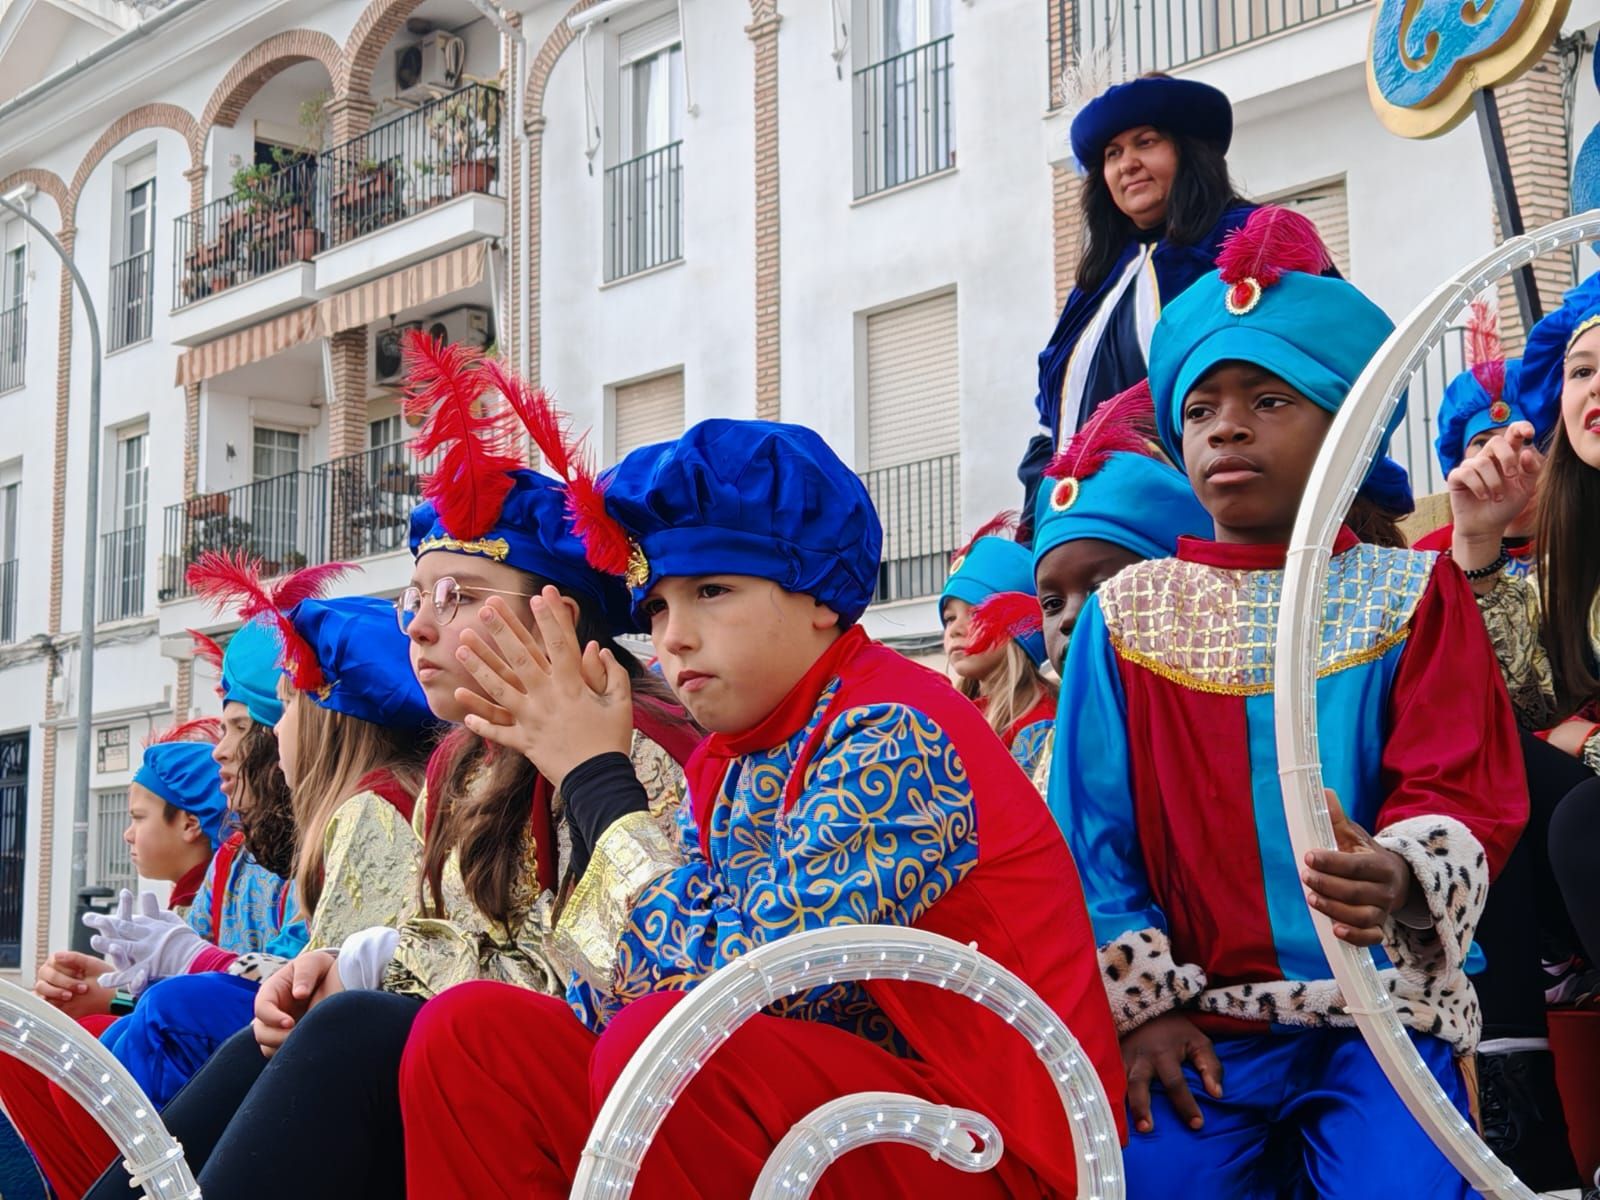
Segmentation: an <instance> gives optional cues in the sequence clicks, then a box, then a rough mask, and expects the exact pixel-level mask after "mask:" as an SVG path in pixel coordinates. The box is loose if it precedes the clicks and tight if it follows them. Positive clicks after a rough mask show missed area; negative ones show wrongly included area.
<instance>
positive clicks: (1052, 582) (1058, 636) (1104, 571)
mask: <svg viewBox="0 0 1600 1200" xmlns="http://www.w3.org/2000/svg"><path fill="white" fill-rule="evenodd" d="M1142 561H1143V560H1142V559H1141V558H1140V557H1139V556H1138V555H1137V554H1135V553H1134V552H1133V551H1132V550H1128V549H1126V548H1124V547H1122V546H1119V545H1117V544H1116V543H1115V542H1103V541H1101V540H1100V539H1099V538H1077V539H1075V540H1073V541H1070V542H1062V543H1061V545H1059V546H1057V547H1055V549H1053V550H1051V551H1050V552H1049V553H1048V554H1046V555H1045V556H1044V557H1043V558H1041V559H1040V560H1039V565H1038V566H1037V567H1035V568H1034V571H1033V582H1034V586H1035V587H1037V588H1038V591H1039V608H1040V609H1041V610H1042V611H1043V612H1044V646H1045V650H1046V651H1047V652H1048V653H1049V655H1050V662H1051V665H1053V666H1054V667H1055V669H1056V670H1057V671H1058V672H1059V671H1060V670H1061V663H1062V660H1063V659H1065V658H1066V656H1067V639H1068V638H1070V637H1071V636H1072V627H1073V626H1074V625H1076V624H1077V623H1078V614H1079V613H1081V612H1082V611H1083V606H1084V605H1085V604H1087V603H1088V602H1089V597H1090V596H1092V595H1093V594H1094V592H1095V590H1096V589H1097V588H1099V586H1100V585H1101V584H1102V583H1104V582H1105V581H1106V580H1108V579H1110V578H1111V577H1112V576H1113V575H1115V574H1116V573H1117V572H1118V571H1120V570H1122V568H1123V567H1128V566H1132V565H1133V564H1134V563H1136V562H1142Z"/></svg>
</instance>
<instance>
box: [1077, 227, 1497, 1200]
mask: <svg viewBox="0 0 1600 1200" xmlns="http://www.w3.org/2000/svg"><path fill="white" fill-rule="evenodd" d="M1325 265H1326V251H1325V250H1324V249H1323V247H1322V246H1321V243H1320V241H1319V240H1318V239H1317V237H1316V234H1315V231H1314V230H1313V229H1312V228H1311V227H1310V225H1309V223H1308V222H1305V221H1304V219H1303V218H1300V217H1298V216H1297V215H1296V214H1293V213H1289V212H1286V211H1284V210H1282V209H1263V210H1260V211H1258V212H1257V213H1256V214H1254V215H1253V216H1252V217H1251V219H1250V221H1249V222H1248V223H1247V225H1246V227H1245V230H1244V231H1243V233H1242V234H1241V235H1239V236H1238V237H1237V238H1236V239H1234V240H1232V241H1230V243H1229V245H1228V247H1226V248H1225V250H1224V253H1223V255H1222V256H1221V257H1220V258H1219V260H1218V266H1219V270H1218V271H1217V272H1216V273H1214V274H1212V275H1210V276H1208V277H1206V278H1204V279H1202V280H1200V281H1199V282H1198V283H1197V284H1195V286H1194V287H1193V288H1191V289H1190V290H1189V291H1188V292H1186V293H1185V294H1184V295H1183V296H1182V297H1180V298H1179V299H1178V300H1176V301H1174V302H1173V303H1172V304H1171V305H1169V306H1168V307H1167V309H1166V310H1165V311H1164V312H1163V314H1162V318H1161V321H1160V323H1159V324H1158V325H1157V327H1156V331H1155V336H1154V338H1153V341H1152V344H1151V358H1150V389H1151V393H1152V396H1153V400H1154V405H1155V417H1156V425H1157V429H1158V432H1159V435H1160V439H1161V443H1162V445H1163V446H1164V447H1165V449H1166V450H1167V453H1168V454H1169V455H1170V456H1171V457H1172V458H1173V460H1174V461H1177V462H1181V463H1183V465H1184V469H1185V471H1186V472H1187V474H1188V477H1189V482H1190V484H1191V485H1192V486H1193V488H1194V491H1195V494H1196V496H1197V498H1198V499H1199V501H1200V503H1201V504H1202V505H1203V506H1204V507H1205V509H1206V510H1207V511H1208V512H1209V513H1210V514H1211V518H1212V524H1213V526H1214V532H1213V538H1212V540H1202V539H1198V538H1191V537H1184V538H1182V539H1180V541H1179V543H1178V553H1177V556H1176V557H1175V558H1170V559H1164V560H1160V561H1151V562H1142V563H1138V564H1135V565H1134V566H1131V567H1129V568H1127V569H1126V570H1124V571H1122V572H1121V573H1120V574H1118V575H1116V576H1115V577H1114V578H1112V579H1111V580H1110V581H1108V582H1107V583H1105V584H1103V585H1102V586H1101V587H1100V589H1099V591H1098V593H1097V594H1096V595H1095V596H1093V597H1092V598H1091V599H1090V600H1089V602H1088V603H1087V604H1086V605H1085V606H1084V609H1083V613H1082V615H1081V616H1080V617H1079V619H1078V622H1077V627H1076V629H1075V630H1074V631H1073V635H1072V641H1071V644H1070V645H1069V647H1068V649H1067V655H1066V662H1065V665H1064V668H1063V685H1062V691H1063V694H1064V695H1066V696H1069V697H1071V699H1072V703H1071V704H1066V705H1063V706H1062V710H1061V720H1060V722H1059V724H1058V732H1057V738H1058V744H1057V750H1056V754H1055V761H1054V766H1053V772H1054V777H1053V779H1052V780H1051V787H1050V807H1051V809H1052V811H1053V812H1054V813H1055V816H1056V819H1057V821H1058V822H1059V823H1060V826H1061V828H1062V830H1063V831H1064V832H1065V834H1066V835H1067V840H1068V842H1069V844H1070V845H1071V847H1072V849H1073V852H1074V856H1075V857H1076V858H1077V860H1078V862H1079V863H1081V864H1082V866H1083V881H1084V885H1085V888H1086V890H1087V895H1088V900H1089V907H1090V912H1091V914H1092V916H1093V920H1094V924H1095V934H1096V937H1097V939H1098V941H1099V944H1100V948H1101V949H1100V954H1101V962H1102V967H1103V970H1104V979H1105V986H1106V991H1107V995H1108V997H1109V998H1110V1000H1111V1003H1112V1009H1113V1015H1114V1016H1115V1018H1116V1021H1117V1028H1118V1032H1119V1033H1120V1034H1121V1037H1122V1053H1123V1060H1124V1062H1125V1063H1126V1064H1127V1071H1128V1096H1129V1101H1128V1103H1129V1111H1130V1115H1131V1118H1132V1123H1133V1126H1134V1130H1135V1132H1134V1133H1133V1135H1132V1137H1131V1139H1130V1143H1129V1147H1128V1151H1127V1155H1126V1159H1125V1163H1126V1167H1127V1174H1128V1183H1129V1189H1128V1190H1129V1195H1130V1196H1132V1197H1142V1196H1157V1195H1163V1196H1164V1195H1170V1194H1171V1193H1172V1192H1173V1191H1174V1190H1182V1191H1184V1192H1185V1193H1186V1194H1190V1195H1196V1196H1216V1197H1235V1196H1246V1195H1250V1196H1254V1195H1272V1194H1287V1193H1290V1192H1296V1190H1297V1189H1305V1190H1307V1191H1308V1192H1309V1193H1314V1194H1316V1195H1319V1196H1323V1197H1335V1198H1339V1197H1352V1198H1353V1197H1357V1196H1362V1197H1364V1196H1368V1195H1371V1194H1373V1183H1374V1180H1382V1181H1383V1182H1382V1185H1381V1188H1382V1190H1383V1191H1384V1192H1385V1193H1386V1194H1389V1193H1392V1194H1394V1195H1416V1196H1429V1197H1447V1196H1457V1197H1465V1196H1466V1195H1467V1186H1466V1184H1465V1182H1464V1181H1463V1180H1462V1179H1461V1177H1460V1176H1459V1175H1458V1174H1457V1172H1456V1171H1455V1169H1454V1168H1453V1167H1452V1166H1451V1165H1450V1164H1449V1162H1448V1161H1447V1160H1446V1159H1445V1158H1444V1157H1443V1155H1441V1154H1440V1153H1439V1151H1438V1150H1437V1149H1436V1148H1435V1147H1434V1146H1433V1144H1432V1142H1431V1141H1430V1140H1429V1139H1428V1137H1427V1136H1426V1135H1425V1134H1424V1133H1422V1132H1421V1130H1420V1129H1419V1127H1418V1126H1417V1124H1416V1123H1415V1122H1414V1121H1413V1120H1412V1119H1411V1118H1410V1116H1409V1114H1407V1112H1406V1111H1405V1109H1404V1107H1403V1106H1402V1105H1401V1103H1400V1101H1399V1099H1398V1098H1397V1096H1396V1095H1395V1093H1394V1090H1393V1088H1391V1087H1390V1086H1389V1084H1388V1082H1387V1080H1385V1079H1384V1077H1383V1075H1382V1073H1381V1072H1380V1071H1379V1069H1378V1067H1377V1064H1376V1062H1375V1060H1374V1059H1373V1057H1372V1055H1371V1052H1370V1051H1369V1050H1368V1049H1367V1047H1366V1046H1365V1044H1364V1043H1363V1041H1362V1039H1361V1037H1360V1035H1359V1033H1358V1032H1357V1031H1356V1030H1355V1029H1354V1028H1353V1024H1354V1022H1353V1020H1352V1018H1351V1017H1350V1015H1349V1013H1348V1012H1347V1011H1346V1010H1345V1008H1344V1001H1343V999H1342V997H1341V996H1340V993H1339V990H1338V987H1337V985H1336V984H1335V982H1334V981H1333V979H1332V972H1331V970H1330V968H1329V966H1328V963H1327V960H1326V958H1325V957H1324V955H1323V953H1322V949H1321V946H1320V943H1319V942H1318V939H1317V935H1316V931H1315V928H1314V926H1313V918H1312V914H1311V913H1310V912H1308V910H1307V902H1308V899H1309V903H1310V905H1311V907H1312V908H1313V909H1314V910H1315V911H1316V912H1317V913H1318V914H1321V916H1322V917H1324V918H1326V919H1327V920H1329V921H1330V922H1331V923H1332V927H1333V932H1334V934H1335V936H1337V937H1339V938H1340V939H1342V940H1344V941H1346V942H1349V943H1350V944H1352V945H1356V946H1361V947H1371V950H1372V954H1373V956H1374V960H1375V964H1376V965H1377V966H1378V967H1379V968H1380V971H1381V976H1382V978H1383V979H1384V981H1385V983H1386V985H1387V987H1388V989H1389V991H1390V993H1391V994H1392V996H1393V997H1394V1001H1395V1004H1396V1007H1397V1009H1398V1011H1399V1013H1400V1014H1401V1017H1402V1019H1403V1020H1404V1021H1405V1022H1406V1023H1407V1024H1408V1025H1409V1026H1411V1028H1412V1030H1413V1031H1414V1032H1413V1038H1414V1040H1415V1042H1416V1045H1417V1049H1418V1051H1419V1053H1420V1054H1421V1055H1422V1057H1423V1060H1424V1061H1425V1062H1426V1063H1427V1064H1428V1065H1429V1067H1430V1068H1431V1070H1432V1071H1433V1073H1434V1075H1435V1077H1436V1078H1437V1079H1438V1081H1439V1083H1440V1084H1441V1086H1443V1087H1444V1088H1445V1089H1446V1091H1447V1093H1448V1094H1449V1095H1451V1096H1452V1097H1453V1098H1454V1099H1455V1101H1456V1102H1457V1103H1458V1104H1459V1105H1460V1107H1461V1108H1462V1110H1463V1111H1465V1109H1466V1099H1467V1097H1466V1090H1465V1088H1464V1086H1463V1084H1462V1081H1461V1076H1460V1073H1459V1072H1458V1071H1457V1069H1456V1065H1455V1061H1454V1058H1455V1055H1456V1054H1460V1053H1467V1052H1470V1051H1471V1050H1472V1048H1473V1046H1474V1044H1475V1043H1476V1041H1477V1037H1478V1030H1479V1027H1480V1018H1479V1014H1478V1008H1477V1004H1476V1000H1475V998H1474V996H1473V991H1472V985H1471V984H1470V983H1469V982H1468V980H1467V978H1466V976H1465V973H1464V970H1463V965H1464V962H1465V959H1466V955H1467V952H1468V948H1469V946H1470V944H1471V940H1472V934H1473V928H1474V925H1475V922H1476V920H1477V916H1478V913H1479V912H1480V911H1481V909H1482V906H1483V901H1484V896H1485V893H1486V891H1487V888H1488V881H1489V875H1490V872H1491V871H1494V870H1497V869H1498V868H1499V865H1500V864H1501V863H1502V862H1503V861H1504V859H1505V856H1506V854H1507V853H1508V852H1509V850H1510V848H1511V846H1512V844H1513V843H1514V842H1515V840H1516V837H1517V835H1518V833H1519V832H1520V830H1521V827H1522V823H1523V821H1524V819H1525V817H1526V811H1527V801H1526V792H1525V790H1524V788H1523V786H1522V778H1521V770H1520V758H1519V755H1518V750H1517V744H1516V736H1517V735H1516V727H1515V722H1514V721H1513V719H1512V715H1511V710H1510V705H1509V703H1508V701H1507V699H1506V695H1505V692H1504V690H1503V689H1502V688H1500V687H1499V686H1498V684H1497V682H1496V681H1495V680H1494V679H1493V674H1494V671H1493V655H1492V652H1491V650H1490V647H1489V644H1488V640H1487V638H1486V636H1485V635H1484V632H1483V629H1482V625H1481V622H1479V621H1478V619H1477V614H1476V613H1475V612H1474V611H1473V610H1472V597H1471V592H1470V589H1469V588H1468V586H1467V583H1466V581H1465V580H1464V579H1463V578H1462V575H1461V572H1460V571H1458V570H1457V569H1456V568H1455V567H1454V566H1453V565H1452V564H1449V563H1447V562H1444V561H1442V560H1440V559H1438V558H1437V557H1436V556H1435V555H1431V554H1422V553H1417V552H1413V551H1409V550H1404V549H1395V548H1389V547H1386V546H1378V545H1372V544H1366V543H1362V542H1359V541H1358V540H1357V538H1356V536H1355V534H1354V533H1352V532H1351V530H1350V529H1349V528H1348V527H1347V528H1345V529H1344V530H1343V531H1341V533H1340V534H1339V536H1338V538H1337V539H1336V541H1335V544H1334V549H1333V560H1332V563H1331V564H1330V567H1329V573H1328V579H1327V583H1326V591H1325V603H1324V606H1323V612H1322V636H1321V650H1320V655H1319V667H1318V672H1317V701H1318V714H1319V718H1320V720H1319V749H1320V752H1321V756H1322V766H1323V772H1324V775H1325V777H1326V778H1327V780H1328V782H1329V784H1330V786H1331V788H1332V790H1331V791H1330V792H1329V807H1330V809H1331V811H1332V814H1333V824H1334V829H1335V833H1336V836H1337V844H1338V849H1337V850H1332V851H1315V852H1313V853H1312V854H1310V855H1308V861H1307V862H1305V863H1301V862H1297V861H1296V860H1295V857H1294V855H1293V852H1292V850H1291V848H1290V843H1289V837H1288V831H1287V826H1286V825H1285V818H1284V813H1283V797H1282V793H1281V790H1280V788H1279V784H1278V762H1277V754H1276V745H1275V741H1274V724H1273V687H1274V679H1273V654H1274V639H1275V635H1276V629H1277V623H1278V606H1279V602H1280V597H1281V595H1282V587H1283V566H1284V554H1285V550H1286V545H1285V543H1286V542H1287V541H1288V539H1289V536H1290V533H1291V531H1292V528H1293V524H1294V520H1295V515H1296V511H1297V509H1298V507H1299V503H1300V497H1301V494H1302V493H1303V491H1304V490H1305V487H1306V482H1307V479H1308V477H1309V474H1310V471H1311V467H1312V465H1313V462H1314V461H1315V459H1316V456H1317V452H1318V450H1319V448H1320V446H1321V443H1322V440H1323V438H1324V436H1325V435H1326V433H1327V431H1328V428H1329V427H1330V425H1331V423H1332V414H1333V413H1334V412H1336V411H1337V410H1338V408H1339V407H1340V405H1341V404H1343V402H1344V400H1345V398H1346V396H1347V394H1348V393H1349V390H1350V388H1351V386H1352V385H1353V384H1354V382H1355V380H1356V378H1357V376H1358V375H1359V374H1360V372H1361V370H1362V369H1363V368H1364V367H1365V366H1366V364H1367V362H1368V360H1369V359H1370V358H1371V357H1372V355H1373V354H1374V353H1376V352H1377V350H1378V348H1379V346H1380V345H1381V344H1382V343H1383V341H1384V339H1385V338H1386V337H1387V335H1388V334H1389V332H1390V329H1391V326H1390V323H1389V321H1388V319H1387V318H1386V317H1385V316H1384V315H1383V313H1382V312H1381V311H1379V310H1378V309H1377V307H1376V306H1374V305H1373V304H1372V303H1371V302H1370V301H1369V300H1367V299H1366V297H1364V296H1363V295H1361V293H1360V292H1358V291H1357V290H1356V289H1355V288H1354V287H1352V286H1351V285H1350V284H1348V283H1345V282H1343V281H1342V280H1338V279H1332V278H1324V277H1321V276H1320V275H1319V274H1317V272H1319V271H1320V270H1321V269H1322V268H1323V267H1324V266H1325ZM1398 419H1399V414H1396V420H1398ZM1363 493H1364V495H1366V496H1367V497H1368V498H1369V499H1371V500H1372V501H1373V502H1374V504H1375V506H1376V507H1377V508H1378V509H1380V510H1382V511H1385V512H1394V511H1397V510H1403V509H1404V508H1405V507H1406V504H1407V500H1408V497H1407V495H1406V491H1405V488H1404V474H1403V472H1401V471H1400V470H1399V468H1398V467H1396V466H1394V465H1393V464H1392V463H1390V462H1389V461H1388V460H1387V459H1386V458H1384V457H1383V456H1382V452H1381V451H1380V455H1379V457H1378V459H1377V462H1376V465H1375V467H1374V469H1373V471H1372V473H1371V474H1370V475H1369V477H1368V479H1367V481H1366V483H1365V485H1364V486H1363ZM1346 813H1348V814H1349V815H1348V816H1347V815H1346ZM1369 829H1371V830H1376V831H1377V836H1376V837H1374V836H1372V835H1371V834H1369V833H1368V832H1367V830H1369ZM1269 1146H1271V1147H1272V1148H1273V1149H1272V1151H1271V1152H1269Z"/></svg>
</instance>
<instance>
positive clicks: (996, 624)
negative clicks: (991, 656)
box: [966, 592, 1044, 654]
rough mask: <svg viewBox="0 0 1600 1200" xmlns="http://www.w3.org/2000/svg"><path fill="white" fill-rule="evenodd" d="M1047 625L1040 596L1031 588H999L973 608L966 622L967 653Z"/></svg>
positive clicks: (988, 647)
mask: <svg viewBox="0 0 1600 1200" xmlns="http://www.w3.org/2000/svg"><path fill="white" fill-rule="evenodd" d="M1043 628H1044V611H1043V610H1042V609H1041V608H1040V607H1039V597H1037V596H1034V595H1031V594H1029V593H1028V592H996V593H995V594H994V595H992V596H990V597H989V598H988V599H987V600H985V601H984V602H983V603H982V604H980V605H978V607H977V608H975V609H973V610H972V620H971V621H970V622H969V623H968V625H967V644H966V651H967V653H968V654H983V653H984V652H986V651H988V650H993V649H994V648H995V647H996V646H998V645H1001V644H1002V643H1004V642H1006V641H1008V640H1010V639H1012V638H1017V639H1019V640H1020V639H1021V638H1025V637H1028V636H1029V635H1030V634H1035V633H1038V632H1039V631H1040V630H1042V629H1043Z"/></svg>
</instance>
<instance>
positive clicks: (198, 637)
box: [184, 629, 222, 671]
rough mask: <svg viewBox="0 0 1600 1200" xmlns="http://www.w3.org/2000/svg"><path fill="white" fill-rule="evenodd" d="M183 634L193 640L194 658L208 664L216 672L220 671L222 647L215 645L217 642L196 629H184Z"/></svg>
mask: <svg viewBox="0 0 1600 1200" xmlns="http://www.w3.org/2000/svg"><path fill="white" fill-rule="evenodd" d="M184 632H185V633H187V634H188V635H189V636H190V637H191V638H192V639H194V656H195V657H196V658H198V659H199V660H200V661H201V662H204V663H210V664H211V665H212V666H213V667H215V668H216V669H217V670H219V671H220V670H222V647H221V646H220V645H218V644H217V640H216V639H215V638H212V637H207V636H206V635H205V634H203V633H201V632H200V631H199V630H198V629H185V630H184Z"/></svg>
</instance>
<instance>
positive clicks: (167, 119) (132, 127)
mask: <svg viewBox="0 0 1600 1200" xmlns="http://www.w3.org/2000/svg"><path fill="white" fill-rule="evenodd" d="M198 128H199V126H197V125H196V124H195V120H194V117H192V116H190V115H189V113H188V111H187V110H185V109H182V108H179V107H178V106H177V105H176V104H145V105H141V106H140V107H138V108H136V109H134V110H133V111H132V112H130V113H125V114H124V115H123V116H121V117H118V118H117V120H116V121H115V122H113V123H112V125H111V127H110V128H109V129H107V130H106V131H105V132H104V133H102V134H101V135H100V137H99V139H98V140H97V141H96V142H95V144H94V145H93V146H91V147H89V153H87V154H85V155H84V156H83V161H82V162H81V163H79V164H78V170H77V172H76V174H74V175H73V177H72V186H71V187H70V188H68V189H67V207H68V212H67V213H66V215H65V216H63V218H62V223H63V224H66V225H71V224H74V223H75V219H76V216H77V211H78V198H79V197H80V196H81V195H82V194H83V189H84V187H85V185H87V184H88V182H89V175H90V174H91V173H92V172H93V171H94V169H95V167H97V166H99V165H100V160H101V159H103V158H104V157H105V156H106V155H107V154H109V153H110V152H111V151H112V149H113V148H114V147H115V146H116V145H117V144H118V143H119V142H122V141H124V140H125V139H127V138H130V137H132V136H133V135H134V134H136V133H138V132H139V131H140V130H143V129H170V130H172V131H173V132H175V133H177V134H178V136H180V137H181V138H183V140H184V143H185V144H186V145H187V146H188V147H189V166H190V168H193V167H194V166H195V164H196V162H197V159H196V157H195V153H194V146H195V142H196V140H197V136H196V131H197V130H198Z"/></svg>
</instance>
